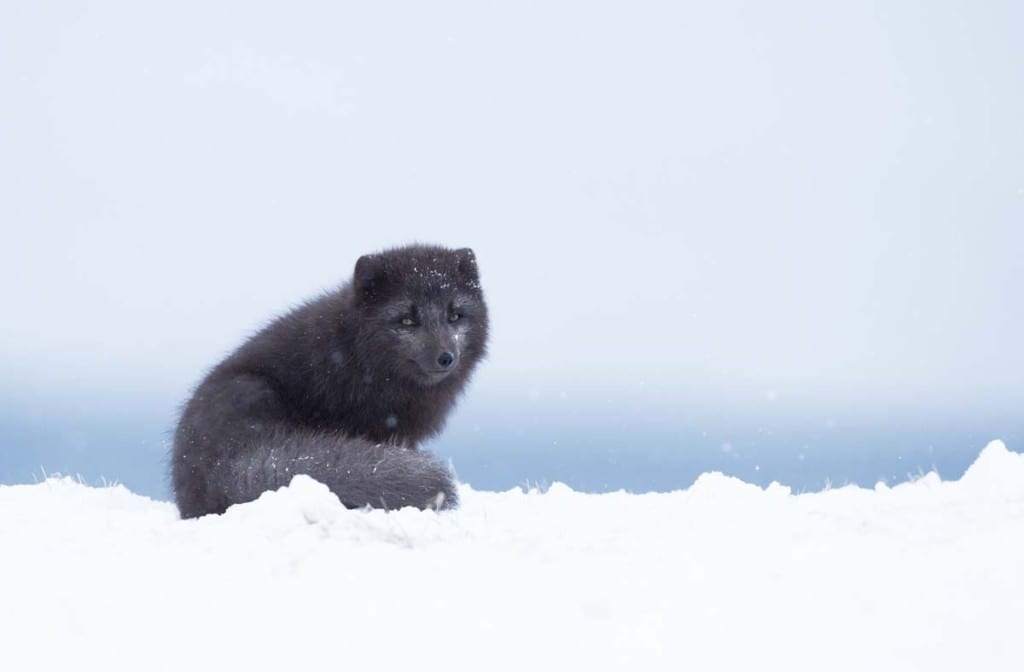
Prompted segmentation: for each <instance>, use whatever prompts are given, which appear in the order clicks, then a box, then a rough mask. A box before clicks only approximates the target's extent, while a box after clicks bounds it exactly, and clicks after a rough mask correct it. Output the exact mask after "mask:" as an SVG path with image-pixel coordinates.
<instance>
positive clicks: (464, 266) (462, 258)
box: [455, 247, 480, 286]
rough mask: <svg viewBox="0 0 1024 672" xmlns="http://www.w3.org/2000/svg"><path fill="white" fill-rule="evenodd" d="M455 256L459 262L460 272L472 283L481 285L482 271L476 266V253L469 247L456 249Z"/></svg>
mask: <svg viewBox="0 0 1024 672" xmlns="http://www.w3.org/2000/svg"><path fill="white" fill-rule="evenodd" d="M455 258H456V260H457V263H458V268H459V273H460V274H461V275H462V277H463V278H465V280H466V282H468V283H469V284H471V285H474V286H476V285H479V283H480V271H479V270H478V269H477V267H476V255H475V254H473V250H471V249H469V248H468V247H463V248H462V249H459V250H455Z"/></svg>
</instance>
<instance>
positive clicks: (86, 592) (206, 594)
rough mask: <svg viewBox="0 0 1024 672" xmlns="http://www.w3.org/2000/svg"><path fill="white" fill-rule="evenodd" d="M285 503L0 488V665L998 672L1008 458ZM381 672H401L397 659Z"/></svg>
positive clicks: (1015, 631)
mask: <svg viewBox="0 0 1024 672" xmlns="http://www.w3.org/2000/svg"><path fill="white" fill-rule="evenodd" d="M461 496H462V506H461V508H460V509H458V510H456V511H452V512H443V513H440V514H437V513H433V512H420V511H415V510H412V509H404V510H401V511H392V512H382V511H348V510H346V509H344V508H342V507H341V506H340V504H339V503H338V501H337V500H336V499H335V497H334V496H333V495H332V494H331V493H330V492H329V491H328V490H327V488H326V487H325V486H323V485H321V484H319V483H317V482H315V481H313V480H311V479H309V478H307V477H302V476H299V477H296V478H295V480H294V481H293V482H292V484H291V486H290V487H288V488H283V489H281V490H279V491H277V492H271V493H266V494H264V496H262V497H261V498H260V499H259V500H257V501H255V502H251V503H249V504H245V505H241V506H236V507H233V508H231V509H230V510H229V511H228V512H227V513H225V514H224V515H223V516H208V517H205V518H202V519H199V520H190V521H182V520H179V519H178V516H177V513H176V511H175V509H174V507H173V506H172V505H171V504H169V503H166V502H158V501H153V500H149V499H146V498H143V497H139V496H137V495H134V494H132V493H131V492H129V491H127V490H126V489H124V488H123V487H119V486H117V487H105V488H94V487H88V486H85V485H82V484H80V483H77V482H75V481H73V480H71V479H66V478H64V479H51V480H48V481H46V482H44V483H40V484H36V485H17V486H2V487H0V582H2V583H0V666H2V667H3V669H8V670H32V669H75V670H92V669H97V670H100V669H102V670H122V669H124V670H140V669H145V670H164V669H168V670H170V669H173V670H179V671H180V670H183V669H196V670H207V669H209V670H213V669H242V670H246V671H249V670H256V669H260V670H262V669H266V670H270V669H275V670H280V669H297V670H318V669H331V670H342V669H382V670H389V669H406V670H408V669H417V670H421V669H422V670H431V669H445V670H480V669H487V670H493V669H522V668H534V667H536V668H539V669H552V668H563V669H639V670H648V669H673V670H679V669H684V666H685V667H686V668H692V669H700V670H709V669H733V670H743V669H783V668H784V669H787V670H793V669H797V670H809V669H815V670H818V669H827V670H856V669H876V670H912V669H914V670H916V669H921V670H961V669H985V670H1010V669H1013V670H1017V669H1021V667H1020V666H1021V660H1022V654H1024V644H1022V643H1021V642H1024V638H1021V637H1020V627H1021V624H1022V623H1024V581H1022V578H1021V577H1022V574H1024V456H1022V455H1019V454H1016V453H1012V452H1010V451H1008V450H1007V449H1006V447H1005V446H1004V445H1003V444H1002V443H1000V442H993V443H991V444H990V445H989V446H988V447H987V448H985V450H984V451H983V452H982V454H981V455H980V456H979V458H978V459H977V461H976V462H975V463H974V465H973V466H972V467H971V468H970V469H969V470H968V471H967V473H966V474H965V475H964V476H963V478H961V479H960V480H959V481H942V480H940V479H939V477H938V476H936V475H935V474H929V475H926V476H923V477H922V478H920V479H918V480H916V481H914V482H911V483H906V484H902V485H898V486H896V487H891V488H890V487H887V486H885V485H881V484H880V485H878V486H876V487H875V488H874V489H870V490H869V489H862V488H857V487H852V486H851V487H844V488H839V489H833V490H827V491H824V492H820V493H809V494H794V493H792V492H790V490H789V489H788V488H786V487H783V486H781V485H778V484H773V485H771V486H769V487H767V488H765V489H761V488H759V487H756V486H753V485H749V484H746V483H743V482H741V481H739V480H737V479H734V478H729V477H726V476H723V475H721V474H717V473H714V474H705V475H703V476H701V477H700V478H699V479H698V480H697V481H696V483H694V484H693V485H692V486H691V487H690V488H688V489H687V490H684V491H679V492H673V493H667V494H644V495H637V494H628V493H624V492H619V493H611V494H602V495H591V494H582V493H577V492H574V491H572V490H570V489H569V488H568V487H566V486H564V485H561V484H555V485H553V486H552V487H551V488H550V489H548V490H547V491H546V492H543V493H541V492H537V491H531V492H522V491H518V490H513V491H510V492H504V493H493V492H480V491H475V490H473V489H471V488H469V487H468V486H463V488H462V491H461ZM399 666H401V667H399Z"/></svg>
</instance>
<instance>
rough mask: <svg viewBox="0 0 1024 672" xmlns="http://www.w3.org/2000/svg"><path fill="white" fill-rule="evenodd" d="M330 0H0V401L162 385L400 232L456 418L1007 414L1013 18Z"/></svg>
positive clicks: (1019, 395) (1011, 363) (1016, 147)
mask: <svg viewBox="0 0 1024 672" xmlns="http://www.w3.org/2000/svg"><path fill="white" fill-rule="evenodd" d="M364 4H365V6H364ZM364 4H356V3H334V2H296V3H289V4H288V5H287V6H285V5H281V4H280V3H243V2H240V1H238V0H226V1H220V2H192V1H185V2H178V3H173V4H168V5H165V6H154V5H151V4H139V3H133V2H98V3H89V4H88V5H87V6H85V5H82V4H81V3H74V2H50V3H17V4H15V3H5V4H4V5H3V6H2V7H0V83H2V86H0V305H2V306H3V327H2V329H0V401H2V402H3V403H0V412H6V413H8V414H10V415H15V414H19V415H23V414H24V413H26V412H27V411H26V409H29V412H30V411H32V409H36V412H37V414H39V413H42V414H43V415H45V413H46V412H48V411H47V410H44V411H39V409H50V408H56V407H58V406H62V405H63V406H66V407H75V408H79V409H80V408H81V407H82V406H83V404H86V405H88V404H101V403H102V404H105V406H104V407H105V408H108V407H109V408H131V407H132V405H133V404H135V405H143V406H144V405H146V404H147V403H148V404H150V405H152V404H154V403H157V404H163V405H165V406H166V405H168V404H171V403H175V404H176V403H178V402H179V401H180V400H182V399H184V397H185V396H186V395H187V393H188V391H189V389H190V388H191V387H192V386H193V385H194V384H195V383H196V382H197V381H198V380H199V378H200V377H201V375H202V373H203V372H204V371H205V370H206V369H207V368H208V367H210V366H212V365H213V364H215V363H216V362H217V361H218V359H219V358H221V357H222V356H224V354H226V353H227V352H229V351H230V350H231V349H232V348H234V347H235V346H236V345H237V344H238V343H239V342H240V341H241V340H242V339H243V338H245V336H246V335H248V334H250V333H252V332H253V331H254V330H255V329H258V328H259V327H260V326H261V325H263V324H265V323H266V322H267V321H268V320H269V319H270V318H271V317H272V316H274V315H276V314H280V313H281V312H282V311H285V310H287V309H288V308H289V307H290V306H292V305H295V304H297V303H299V302H300V301H301V300H303V299H304V298H306V297H308V296H310V295H312V294H315V293H317V292H319V291H321V290H322V289H325V288H330V287H333V286H336V285H338V284H339V283H341V282H343V281H344V280H346V279H347V278H348V277H349V276H350V274H351V271H352V268H353V265H354V263H355V260H356V259H357V258H358V257H359V256H360V255H362V254H365V253H367V252H370V251H374V250H378V249H381V248H385V247H388V246H392V245H397V244H402V243H406V242H410V241H414V240H415V241H425V242H436V243H441V244H446V245H451V246H453V247H463V246H468V247H472V248H473V249H474V250H475V251H476V254H477V257H478V259H479V263H480V268H481V273H482V279H483V284H484V289H485V292H486V295H487V298H488V301H489V304H490V306H491V313H492V317H493V341H492V347H491V356H490V359H489V361H488V362H487V363H486V364H485V365H484V366H483V367H482V368H481V370H480V372H479V375H478V376H477V377H476V380H475V383H474V386H473V389H472V390H471V392H470V394H471V395H472V396H473V397H474V399H476V403H477V404H478V405H479V406H480V407H481V408H488V409H490V410H491V411H492V412H497V411H496V410H495V409H499V410H501V411H503V412H505V413H507V414H512V415H513V416H515V415H516V414H519V413H522V414H525V415H528V411H527V410H524V409H529V408H530V404H531V403H535V402H537V400H541V401H542V402H543V401H544V400H551V401H552V403H554V402H555V401H557V400H561V401H562V403H569V402H571V403H572V404H573V405H574V407H578V408H598V409H605V408H636V409H643V411H644V412H645V413H649V414H651V415H652V416H657V415H658V414H665V413H673V412H675V411H677V410H678V409H680V408H687V409H716V408H717V409H741V410H743V411H744V412H747V413H749V414H754V415H757V414H763V413H775V414H779V413H781V414H784V415H786V416H787V417H791V418H797V419H799V418H802V417H806V416H809V415H813V417H814V418H815V422H819V421H826V420H827V418H830V417H833V416H835V415H836V414H837V413H842V412H850V413H853V414H864V415H875V416H878V417H891V416H893V415H902V414H906V415H908V416H914V417H915V418H921V417H949V416H951V415H954V416H963V417H981V416H982V415H984V414H990V413H995V414H1002V415H1003V416H1007V415H1014V414H1015V413H1016V409H1019V408H1020V407H1021V404H1022V402H1024V376H1022V375H1021V374H1022V373H1024V354H1022V353H1024V349H1022V348H1020V347H1019V343H1021V342H1024V315H1022V311H1021V309H1020V307H1019V306H1020V301H1019V300H1018V298H1017V296H1016V295H1017V293H1018V291H1019V289H1018V288H1019V287H1020V286H1021V279H1022V278H1024V262H1022V257H1021V252H1022V250H1024V232H1022V229H1021V222H1024V127H1022V125H1021V123H1020V120H1021V119H1024V42H1022V41H1021V40H1020V39H1019V33H1020V30H1019V27H1020V26H1022V25H1024V6H1022V5H1021V4H1020V3H1013V2H986V3H960V2H929V3H923V2H920V3H915V2H901V3H889V2H874V3H855V4H849V5H848V6H846V5H843V6H836V5H834V4H824V3H822V4H816V3H804V2H779V3H771V4H770V5H769V4H765V3H757V2H736V1H726V2H717V3H689V2H688V3H676V2H636V3H610V2H557V1H556V2H515V3H500V4H497V5H487V6H485V5H482V4H480V3H471V2H438V3H429V4H424V3H416V2H407V1H406V2H403V1H397V2H388V3H369V4H366V3H364ZM147 400H159V401H152V402H151V401H147ZM565 400H568V401H565ZM548 406H549V407H550V404H549V405H548ZM4 408H6V409H7V410H6V411H5V410H3V409H4ZM989 438H998V437H994V436H993V437H989ZM979 447H980V446H979ZM1013 447H1014V446H1012V445H1011V448H1013Z"/></svg>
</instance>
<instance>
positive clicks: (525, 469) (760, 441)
mask: <svg viewBox="0 0 1024 672" xmlns="http://www.w3.org/2000/svg"><path fill="white" fill-rule="evenodd" d="M176 413H177V407H176V403H175V402H174V401H173V400H169V399H164V398H158V399H146V398H141V399H138V398H135V399H120V400H119V399H99V400H96V399H90V400H86V399H79V400H76V401H74V402H73V403H72V402H65V403H61V404H49V403H39V402H35V403H27V402H24V401H10V400H8V401H7V402H5V403H4V404H3V405H2V406H0V483H8V484H9V483H31V482H33V481H38V480H41V479H43V478H45V476H46V475H48V474H49V475H52V474H54V473H61V474H65V475H74V476H77V477H81V478H82V479H83V480H84V481H86V482H88V483H92V484H102V483H109V482H116V483H122V484H124V485H125V486H127V487H128V488H130V489H131V490H133V491H134V492H137V493H140V494H144V495H148V496H150V497H154V498H159V499H168V498H169V497H170V490H169V487H168V479H167V465H168V462H167V459H168V452H169V447H170V436H171V431H172V429H173V425H174V422H175V416H176ZM993 439H1001V440H1003V441H1004V442H1005V443H1006V445H1007V447H1009V448H1010V449H1011V450H1016V451H1021V450H1022V449H1024V421H1021V420H1020V419H1019V418H1017V417H1013V416H1011V414H1002V415H1000V414H975V415H973V416H971V415H966V416H964V417H958V416H957V415H956V414H949V413H935V414H934V415H929V414H927V413H918V414H915V415H913V416H908V417H900V416H899V415H885V416H882V415H880V414H869V413H863V414H860V415H855V416H852V417H845V418H840V419H836V418H833V417H826V416H822V415H821V414H820V413H812V412H808V413H807V414H801V413H800V412H799V410H796V411H794V410H793V409H789V410H788V411H787V412H786V413H785V414H776V415H773V414H771V413H764V412H757V413H754V412H751V411H743V410H738V411H730V412H727V411H724V410H722V409H721V408H719V409H717V410H715V411H706V412H700V413H697V412H693V413H682V412H680V413H672V412H664V411H662V412H658V413H655V412H649V411H645V410H644V409H640V408H630V407H620V406H613V405H600V404H590V405H587V404H581V405H566V404H562V405H557V404H543V403H534V402H523V403H520V404H514V403H507V402H506V403H502V404H496V403H487V402H479V403H473V404H465V405H464V406H463V407H461V408H460V409H458V411H457V412H456V413H455V415H454V416H453V417H452V419H451V421H450V422H449V424H448V427H447V428H446V430H445V432H444V433H443V434H442V435H441V436H440V437H439V438H437V439H435V440H433V441H431V442H429V443H428V444H426V445H425V446H424V448H426V449H430V450H433V451H435V452H437V453H438V454H439V455H441V456H442V457H443V458H445V459H447V460H450V462H451V464H452V465H453V467H454V468H455V470H456V472H457V473H458V475H459V478H460V479H461V480H462V481H464V482H467V483H469V484H471V485H472V486H473V487H475V488H477V489H485V490H506V489H509V488H513V487H526V488H531V487H540V488H544V487H546V486H547V485H550V484H551V483H553V482H556V481H560V482H563V483H566V484H568V485H569V486H571V487H572V488H574V489H576V490H580V491H585V492H608V491H614V490H626V491H630V492H651V491H656V492H664V491H670V490H676V489H679V488H685V487H687V486H688V485H690V484H691V483H693V481H694V480H695V479H696V478H697V477H698V476H699V475H700V474H702V473H704V472H709V471H721V472H723V473H725V474H729V475H732V476H736V477H738V478H740V479H742V480H744V481H747V482H750V483H756V484H758V485H767V484H769V483H771V482H772V481H778V482H780V483H782V484H784V485H787V486H790V487H791V488H793V489H794V491H798V492H801V491H802V492H806V491H816V490H820V489H822V488H824V487H829V486H831V487H837V486H842V485H845V484H848V483H855V484H859V485H862V486H868V487H870V486H873V485H874V484H875V483H877V482H879V481H882V482H885V483H887V484H890V485H892V484H896V483H900V482H903V481H906V480H908V479H913V478H916V477H918V476H920V475H921V474H923V473H927V472H928V471H932V470H937V471H938V472H939V474H940V475H941V476H942V477H943V478H946V479H955V478H959V477H960V476H961V475H962V474H963V472H964V470H965V469H966V468H967V467H968V466H969V465H970V464H971V463H972V462H973V461H974V459H975V458H976V457H977V455H978V453H979V451H980V450H981V449H982V448H984V446H985V445H986V444H987V443H988V442H989V441H991V440H993Z"/></svg>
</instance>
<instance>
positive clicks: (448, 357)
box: [437, 351, 455, 369]
mask: <svg viewBox="0 0 1024 672" xmlns="http://www.w3.org/2000/svg"><path fill="white" fill-rule="evenodd" d="M437 364H438V366H440V367H441V368H442V369H448V368H451V367H452V365H453V364H455V355H453V354H452V353H450V352H447V351H445V352H442V353H441V354H440V355H438V356H437Z"/></svg>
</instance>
